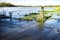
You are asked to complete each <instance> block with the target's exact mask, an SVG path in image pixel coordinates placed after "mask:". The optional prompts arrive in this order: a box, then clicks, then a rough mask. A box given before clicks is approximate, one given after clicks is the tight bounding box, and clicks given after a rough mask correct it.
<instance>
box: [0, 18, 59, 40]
mask: <svg viewBox="0 0 60 40" xmlns="http://www.w3.org/2000/svg"><path fill="white" fill-rule="evenodd" d="M12 20H13V21H12V24H11V23H10V20H9V19H2V20H0V36H1V39H2V35H3V33H5V34H4V35H3V36H6V39H10V40H12V39H18V36H19V37H21V38H20V39H21V40H22V39H23V40H29V39H30V38H32V40H58V39H59V40H60V38H59V37H60V34H59V33H60V23H58V22H57V20H55V19H50V20H47V21H46V22H45V23H38V22H36V21H22V20H16V19H12ZM21 33H22V34H21ZM17 34H19V35H17ZM23 34H24V35H23ZM14 35H16V36H15V37H14ZM8 36H10V38H8ZM28 37H29V39H28ZM56 37H57V38H56ZM4 38H5V37H4Z"/></svg>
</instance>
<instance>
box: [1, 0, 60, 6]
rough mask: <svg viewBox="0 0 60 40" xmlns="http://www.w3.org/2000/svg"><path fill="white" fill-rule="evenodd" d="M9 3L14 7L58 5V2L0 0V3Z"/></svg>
mask: <svg viewBox="0 0 60 40" xmlns="http://www.w3.org/2000/svg"><path fill="white" fill-rule="evenodd" d="M3 1H4V2H9V3H12V4H15V5H27V6H29V5H31V6H38V5H60V0H0V2H3Z"/></svg>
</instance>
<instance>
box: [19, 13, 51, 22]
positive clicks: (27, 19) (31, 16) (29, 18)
mask: <svg viewBox="0 0 60 40" xmlns="http://www.w3.org/2000/svg"><path fill="white" fill-rule="evenodd" d="M37 17H38V16H37V15H36V13H31V14H29V15H25V16H24V17H22V18H20V19H22V20H26V21H32V20H36V21H37V22H40V21H41V20H39V19H38V20H37ZM50 17H51V16H45V20H47V19H48V18H50ZM39 18H40V17H39Z"/></svg>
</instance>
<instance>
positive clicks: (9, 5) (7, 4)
mask: <svg viewBox="0 0 60 40" xmlns="http://www.w3.org/2000/svg"><path fill="white" fill-rule="evenodd" d="M0 7H16V5H13V4H11V3H5V2H1V3H0Z"/></svg>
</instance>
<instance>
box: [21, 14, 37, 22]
mask: <svg viewBox="0 0 60 40" xmlns="http://www.w3.org/2000/svg"><path fill="white" fill-rule="evenodd" d="M36 18H37V15H27V16H24V17H22V18H21V19H22V20H27V21H32V20H34V19H35V20H36Z"/></svg>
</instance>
